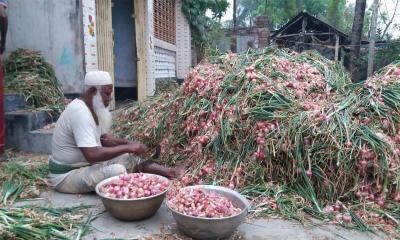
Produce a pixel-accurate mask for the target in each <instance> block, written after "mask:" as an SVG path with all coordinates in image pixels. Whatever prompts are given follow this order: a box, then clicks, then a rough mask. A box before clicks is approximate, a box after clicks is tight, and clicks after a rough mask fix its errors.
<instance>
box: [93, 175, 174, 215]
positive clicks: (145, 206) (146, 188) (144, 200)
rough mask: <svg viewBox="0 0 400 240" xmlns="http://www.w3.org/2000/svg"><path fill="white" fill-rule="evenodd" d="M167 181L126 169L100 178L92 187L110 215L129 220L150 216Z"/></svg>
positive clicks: (163, 194)
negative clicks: (103, 178) (117, 174)
mask: <svg viewBox="0 0 400 240" xmlns="http://www.w3.org/2000/svg"><path fill="white" fill-rule="evenodd" d="M170 185H171V184H170V181H169V180H168V179H167V178H165V177H163V176H159V175H155V174H149V173H129V174H123V175H119V176H115V177H111V178H107V179H105V180H103V181H101V182H100V183H98V184H97V186H96V189H95V191H96V193H97V195H99V196H100V198H101V200H102V202H103V204H104V207H105V208H106V210H107V211H108V212H109V213H110V214H111V215H112V216H114V217H115V218H117V219H120V220H125V221H133V220H140V219H145V218H148V217H151V216H153V215H154V214H155V213H156V212H157V210H158V209H159V208H160V206H161V204H162V202H163V201H164V198H165V194H166V192H167V191H168V189H169V188H170Z"/></svg>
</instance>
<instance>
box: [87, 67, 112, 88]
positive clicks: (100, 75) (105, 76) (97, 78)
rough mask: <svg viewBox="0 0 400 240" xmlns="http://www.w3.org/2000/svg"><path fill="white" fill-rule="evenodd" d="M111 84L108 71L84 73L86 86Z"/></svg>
mask: <svg viewBox="0 0 400 240" xmlns="http://www.w3.org/2000/svg"><path fill="white" fill-rule="evenodd" d="M110 84H112V79H111V76H110V74H109V73H108V72H104V71H91V72H88V73H86V76H85V85H86V86H103V85H110Z"/></svg>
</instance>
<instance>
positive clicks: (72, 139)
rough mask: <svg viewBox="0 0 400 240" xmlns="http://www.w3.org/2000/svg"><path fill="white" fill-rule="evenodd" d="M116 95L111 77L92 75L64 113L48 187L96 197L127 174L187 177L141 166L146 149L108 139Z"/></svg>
mask: <svg viewBox="0 0 400 240" xmlns="http://www.w3.org/2000/svg"><path fill="white" fill-rule="evenodd" d="M112 91H113V85H112V80H111V77H110V75H109V74H108V73H107V72H103V71H93V72H89V73H87V74H86V76H85V89H84V94H83V96H82V97H81V98H77V99H75V100H73V101H72V102H71V103H70V104H68V106H67V107H66V109H65V110H64V111H63V112H62V113H61V115H60V118H59V119H58V121H57V123H56V127H55V129H54V133H53V140H52V156H51V157H50V160H49V169H50V178H51V179H50V183H51V185H52V187H54V188H55V189H56V190H57V191H59V192H64V193H87V192H92V191H94V188H95V186H96V184H97V183H99V182H100V181H102V180H103V179H106V178H109V177H113V176H117V175H120V174H123V173H126V172H135V171H141V172H147V173H155V174H159V175H163V176H166V177H170V178H172V177H179V176H180V175H182V174H183V173H184V168H167V167H163V166H161V165H158V164H156V163H154V162H152V161H144V160H142V159H141V158H140V157H138V156H139V155H141V154H143V153H145V152H146V151H147V148H146V146H145V145H143V144H141V143H138V142H132V141H128V140H124V139H119V138H117V137H115V136H114V135H112V134H110V133H108V131H109V130H110V128H111V125H112V115H111V113H110V111H109V110H108V105H109V104H110V101H111V99H112V98H111V94H112Z"/></svg>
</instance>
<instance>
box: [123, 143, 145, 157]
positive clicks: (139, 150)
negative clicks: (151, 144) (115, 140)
mask: <svg viewBox="0 0 400 240" xmlns="http://www.w3.org/2000/svg"><path fill="white" fill-rule="evenodd" d="M126 146H127V148H128V152H129V153H135V154H138V155H141V154H144V153H146V152H147V150H148V148H147V147H146V145H144V144H142V143H137V142H132V143H128V144H127V145H126Z"/></svg>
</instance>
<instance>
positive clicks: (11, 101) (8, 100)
mask: <svg viewBox="0 0 400 240" xmlns="http://www.w3.org/2000/svg"><path fill="white" fill-rule="evenodd" d="M26 107H27V106H26V101H25V97H24V95H22V94H21V93H5V94H4V111H5V112H12V111H16V110H23V109H26Z"/></svg>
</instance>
